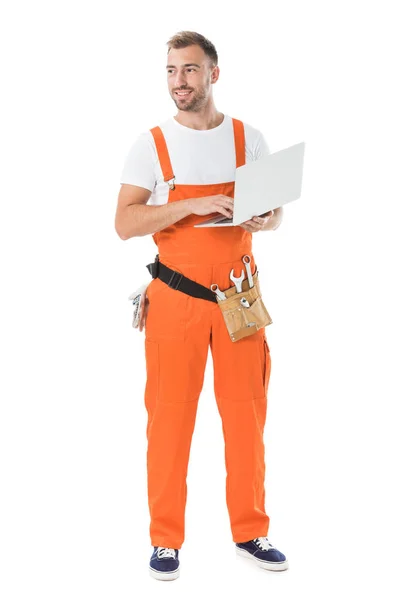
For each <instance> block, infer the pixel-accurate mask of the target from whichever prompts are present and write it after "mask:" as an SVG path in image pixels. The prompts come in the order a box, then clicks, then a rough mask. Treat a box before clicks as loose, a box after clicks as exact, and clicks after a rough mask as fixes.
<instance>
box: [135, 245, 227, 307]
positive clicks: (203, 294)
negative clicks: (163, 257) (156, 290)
mask: <svg viewBox="0 0 400 600" xmlns="http://www.w3.org/2000/svg"><path fill="white" fill-rule="evenodd" d="M146 268H147V269H148V270H149V272H150V275H151V276H152V278H153V279H155V278H156V277H159V278H160V279H161V281H163V282H164V283H166V284H167V285H168V286H169V287H170V288H172V289H173V290H179V291H180V292H183V293H184V294H188V295H189V296H194V297H195V298H203V300H209V301H210V302H216V303H217V298H216V296H215V294H214V292H212V291H211V290H210V289H209V288H208V287H206V286H205V285H201V283H197V281H193V279H189V277H185V276H184V275H183V274H182V273H179V272H178V271H174V270H173V269H170V268H169V267H167V266H166V265H164V264H163V263H161V262H160V259H159V255H158V254H157V256H156V259H155V261H154V262H153V263H150V264H148V265H146Z"/></svg>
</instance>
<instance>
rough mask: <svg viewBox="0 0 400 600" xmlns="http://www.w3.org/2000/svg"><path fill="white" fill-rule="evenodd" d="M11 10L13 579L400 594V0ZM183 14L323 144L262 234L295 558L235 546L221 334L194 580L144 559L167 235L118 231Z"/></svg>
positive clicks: (4, 157) (202, 414) (5, 110)
mask: <svg viewBox="0 0 400 600" xmlns="http://www.w3.org/2000/svg"><path fill="white" fill-rule="evenodd" d="M262 13H263V14H262ZM1 22H2V24H1V35H0V40H1V41H0V44H1V49H2V58H3V61H2V83H3V86H4V87H3V92H2V96H1V102H2V110H1V120H2V124H1V131H2V133H1V167H2V168H1V173H2V174H1V220H0V227H1V232H0V233H1V236H0V239H1V256H2V261H1V265H2V266H1V275H2V284H3V285H2V290H3V291H2V293H1V303H2V309H1V323H0V326H1V343H2V362H1V365H2V375H1V386H2V392H1V396H2V399H1V425H0V427H1V431H0V433H1V439H0V443H1V474H0V475H1V483H2V488H3V489H2V492H1V496H0V501H1V532H0V540H1V541H0V544H1V551H2V557H1V564H2V571H3V573H2V576H1V583H0V586H1V588H3V589H2V590H0V591H2V593H1V596H2V598H4V599H5V600H13V599H17V598H18V599H21V600H22V599H24V600H25V599H26V598H32V597H34V596H36V597H40V598H41V599H42V600H45V599H46V600H47V599H52V600H53V599H54V598H57V600H63V599H68V600H70V599H71V598H75V599H85V600H86V599H88V598H96V600H102V599H113V600H114V599H115V598H118V599H119V600H124V599H128V598H132V597H135V598H136V597H137V594H138V589H139V588H141V590H142V593H143V594H145V595H146V597H150V598H156V597H158V594H160V593H162V594H163V597H165V598H174V599H175V598H187V597H188V594H191V595H192V596H194V597H199V598H200V597H203V595H204V594H206V593H208V591H209V590H211V589H212V590H214V591H215V592H216V593H218V594H224V595H225V596H226V597H233V598H239V597H243V596H244V595H246V596H247V595H248V593H250V594H254V595H255V596H257V597H261V596H264V594H265V596H266V597H267V596H268V597H270V598H272V597H273V598H278V599H279V598H284V599H286V598H288V599H289V598H290V599H293V598H295V597H299V596H301V597H307V598H309V599H320V598H324V599H330V598H338V597H340V598H342V597H344V598H350V597H352V596H354V595H355V594H356V593H357V594H363V595H364V597H371V598H372V597H375V596H376V595H377V594H381V595H384V597H385V598H395V597H398V594H399V585H398V578H396V579H397V581H395V572H394V569H395V568H396V567H397V563H398V539H399V534H400V531H399V517H398V506H399V495H398V492H397V487H396V486H397V483H398V470H399V467H398V461H397V456H398V452H399V443H398V419H397V418H396V417H397V415H398V404H397V403H398V402H399V400H400V395H399V383H398V362H399V352H398V339H399V334H400V331H399V308H398V307H399V300H400V298H399V294H398V291H397V285H398V270H399V267H398V258H397V257H398V256H399V244H398V238H399V220H398V217H399V201H400V195H399V182H398V173H399V166H398V165H399V164H400V163H399V160H400V156H399V150H398V148H399V129H400V127H399V117H398V106H399V103H400V98H399V94H398V92H397V91H396V88H395V84H396V80H397V79H398V75H397V72H398V64H397V61H395V54H396V53H397V55H398V52H399V44H398V41H397V40H398V31H397V27H396V23H395V19H394V2H388V1H385V0H383V1H382V2H380V3H379V4H372V3H361V2H355V1H349V0H347V1H346V2H344V1H337V2H335V3H327V2H316V1H310V0H305V1H304V2H301V3H300V2H290V1H285V0H282V1H281V2H279V3H278V2H269V1H263V2H261V1H258V2H253V3H251V4H243V3H242V2H236V3H235V2H218V3H216V2H209V1H204V2H202V3H198V4H193V3H187V2H176V1H173V0H172V1H171V2H168V3H165V4H163V5H155V4H153V3H146V4H142V3H140V4H139V3H136V2H126V1H119V0H114V1H113V2H91V1H89V0H80V2H75V1H71V0H70V1H69V2H54V1H53V2H45V1H40V0H38V1H37V2H35V3H28V2H19V3H13V4H12V3H11V2H8V3H7V2H6V3H5V5H3V9H2V16H1ZM183 29H189V30H195V31H198V32H200V33H202V34H203V35H205V36H206V37H208V38H209V39H210V40H211V41H212V42H213V43H214V44H215V46H216V48H217V51H218V53H219V66H220V69H221V74H220V79H219V81H218V82H217V84H216V85H215V86H214V98H215V103H216V107H217V109H218V110H219V111H221V112H224V113H227V114H229V115H231V116H233V117H236V118H239V119H242V120H244V121H245V122H248V123H250V124H251V125H253V126H254V127H257V128H259V129H260V130H262V131H263V133H264V135H265V138H266V140H267V142H268V144H269V146H270V149H271V151H272V152H273V151H275V150H279V149H281V148H284V147H286V146H289V145H291V144H294V143H297V142H300V141H303V140H304V141H305V142H306V153H305V163H304V167H305V171H304V179H303V193H302V198H301V199H300V200H299V201H298V202H295V203H294V204H293V205H290V206H288V207H286V209H285V210H284V220H283V222H282V225H281V226H280V228H279V229H278V230H276V231H270V232H268V231H267V232H259V233H256V234H254V236H253V242H254V254H255V256H256V259H257V264H258V267H259V270H260V273H261V276H262V281H263V286H262V291H263V296H264V298H265V300H266V304H267V306H268V310H269V312H270V314H271V316H272V318H273V321H274V323H273V324H272V325H270V326H269V327H268V329H267V335H268V341H269V345H270V350H271V359H272V372H271V380H270V387H269V394H268V412H267V424H266V428H265V443H266V464H267V474H266V509H267V513H268V514H269V516H270V519H271V522H270V530H269V539H270V540H271V542H272V543H273V544H275V545H276V546H277V547H278V549H280V550H281V551H283V552H284V553H285V554H286V556H287V558H288V560H289V565H290V566H289V569H288V571H286V572H284V573H279V574H277V573H270V572H266V571H262V570H261V569H257V567H255V566H254V567H253V564H252V563H250V561H244V560H241V559H240V558H239V557H237V556H236V554H235V552H234V544H233V542H232V539H231V532H230V528H229V520H228V513H227V508H226V504H225V465H224V454H223V437H222V427H221V422H220V417H219V415H218V412H217V408H216V403H215V398H214V395H213V381H212V377H213V371H212V362H211V355H209V362H208V366H207V372H206V378H205V383H204V388H203V392H202V395H201V397H200V402H199V409H198V416H197V422H196V428H195V433H194V436H193V442H192V449H191V458H190V465H189V475H188V500H187V512H186V539H185V542H184V545H183V547H182V549H181V552H180V558H181V577H180V579H179V580H178V581H176V582H174V583H171V584H164V583H163V582H158V581H154V580H152V579H151V578H150V577H149V575H148V572H147V565H148V561H149V558H150V554H151V551H152V547H151V545H150V540H149V535H148V526H149V517H148V508H147V495H146V470H145V461H146V435H145V427H146V420H147V414H146V411H145V407H144V399H143V395H144V385H145V362H144V332H141V333H140V332H139V331H137V330H134V329H133V328H132V327H131V318H132V306H131V303H130V302H128V299H127V298H128V295H129V294H130V293H131V292H132V291H133V290H134V289H135V288H136V287H137V286H138V285H139V284H140V283H142V281H146V280H147V279H148V278H149V274H148V272H147V269H146V267H145V265H146V263H148V262H150V261H151V260H153V258H154V255H155V252H156V247H155V245H154V243H153V241H152V239H151V236H147V237H142V238H133V239H130V240H128V241H125V242H123V241H122V240H121V239H120V238H119V237H118V235H117V234H116V232H115V230H114V216H115V209H116V202H117V195H118V191H119V176H120V172H121V170H122V166H123V162H124V160H125V156H126V154H127V152H128V150H129V147H130V145H131V143H132V142H133V140H134V139H135V137H136V135H137V134H138V133H140V132H141V131H144V130H146V129H149V128H151V127H153V126H155V125H158V124H159V123H160V122H161V121H162V120H164V119H166V118H168V117H169V116H171V115H173V114H176V108H175V105H174V103H173V101H172V100H171V99H170V97H169V94H168V91H167V82H166V74H165V64H166V42H167V40H168V39H169V38H170V37H171V36H172V35H173V34H174V33H177V32H178V31H180V30H183ZM4 84H5V85H4ZM199 565H201V568H200V567H199ZM204 565H206V567H205V566H204ZM395 586H397V591H396V589H395Z"/></svg>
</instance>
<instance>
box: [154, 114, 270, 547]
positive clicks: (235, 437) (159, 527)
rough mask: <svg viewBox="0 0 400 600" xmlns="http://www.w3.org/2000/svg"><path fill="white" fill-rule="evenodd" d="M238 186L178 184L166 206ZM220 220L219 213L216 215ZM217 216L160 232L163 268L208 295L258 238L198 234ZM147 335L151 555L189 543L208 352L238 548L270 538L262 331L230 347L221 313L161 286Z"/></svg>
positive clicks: (240, 141) (234, 229)
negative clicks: (154, 549)
mask: <svg viewBox="0 0 400 600" xmlns="http://www.w3.org/2000/svg"><path fill="white" fill-rule="evenodd" d="M232 122H233V131H234V140H235V149H236V166H237V167H239V166H241V165H243V164H244V163H245V138H244V127H243V123H242V122H241V121H238V120H237V119H233V120H232ZM151 133H152V134H153V137H154V140H155V143H156V149H157V153H158V157H159V160H160V164H161V169H162V172H163V175H164V180H165V181H170V180H171V179H172V178H173V177H174V173H173V171H172V166H171V162H170V157H169V153H168V149H167V145H166V141H165V138H164V135H163V133H162V131H161V128H160V127H154V128H153V129H151ZM234 187H235V182H234V181H232V182H228V183H217V184H210V185H179V184H175V187H174V189H171V185H170V190H169V197H168V202H177V201H179V200H183V199H187V198H195V197H204V196H211V195H214V194H224V195H226V196H230V197H231V198H233V196H234ZM214 214H215V215H217V214H218V213H214ZM211 216H213V215H206V216H197V215H194V214H191V215H189V216H188V217H186V218H184V219H181V220H180V221H178V222H177V223H175V224H174V225H171V226H168V227H166V228H165V229H163V230H161V231H158V232H156V233H155V234H154V235H153V239H154V241H155V243H156V245H157V247H158V253H159V257H160V262H162V263H164V264H165V265H166V266H168V267H169V268H171V269H174V270H175V271H178V272H179V273H183V274H184V275H185V276H186V277H189V278H190V279H193V280H194V281H196V282H198V283H201V284H202V285H204V286H207V287H208V288H209V287H210V285H211V284H212V283H217V284H218V286H219V288H220V289H221V290H224V289H227V288H229V287H232V281H231V280H230V278H229V275H230V272H231V269H232V268H233V269H234V275H235V276H236V277H238V276H239V275H240V273H241V270H242V269H244V273H245V276H246V270H245V267H244V264H243V262H242V260H241V259H242V256H243V255H244V254H248V255H249V256H250V257H251V269H252V273H253V274H254V272H255V270H256V263H255V261H254V257H253V254H252V234H251V233H249V232H247V231H245V230H244V229H243V228H242V227H240V226H228V227H204V228H196V227H193V225H194V224H195V223H199V222H201V221H202V220H204V219H209V218H210V217H211ZM146 293H147V296H148V299H149V310H148V314H147V319H146V326H145V352H146V369H147V381H146V388H145V405H146V409H147V413H148V423H147V432H146V435H147V441H148V448H147V476H148V501H149V509H150V537H151V543H152V545H153V546H164V547H168V548H176V549H179V548H181V545H182V543H183V541H184V535H185V506H186V496H187V487H186V476H187V469H188V462H189V452H190V445H191V440H192V434H193V430H194V425H195V419H196V411H197V405H198V400H199V396H200V392H201V390H202V386H203V379H204V371H205V367H206V362H207V356H208V348H209V345H210V347H211V353H212V359H213V367H214V392H215V398H216V402H217V406H218V411H219V414H220V416H221V420H222V429H223V435H224V442H225V465H226V471H227V477H226V502H227V507H228V512H229V519H230V526H231V531H232V536H233V541H234V542H245V541H248V540H250V539H253V538H255V537H259V536H266V535H267V534H268V528H269V517H268V515H267V514H266V512H265V508H264V502H265V490H264V479H265V462H264V442H263V432H264V425H265V419H266V410H267V389H268V382H269V377H270V369H271V359H270V352H269V347H268V343H267V339H266V335H265V327H263V328H262V329H259V330H258V331H257V332H256V333H254V334H252V335H249V336H247V337H244V338H243V339H241V340H239V341H237V342H232V341H231V339H230V337H229V334H228V331H227V328H226V325H225V322H224V319H223V316H222V312H221V309H220V308H219V306H218V305H217V304H216V303H214V302H210V301H208V300H204V299H202V298H195V297H193V296H189V295H187V294H185V293H183V292H181V291H179V290H174V289H172V288H170V287H169V286H168V285H167V284H166V283H164V282H163V281H161V280H160V279H158V278H155V279H153V280H152V281H151V282H150V285H149V286H148V288H147V292H146Z"/></svg>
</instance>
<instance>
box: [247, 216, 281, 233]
mask: <svg viewBox="0 0 400 600" xmlns="http://www.w3.org/2000/svg"><path fill="white" fill-rule="evenodd" d="M273 214H274V211H273V210H270V211H269V212H267V213H265V216H264V217H253V218H252V219H249V220H248V221H244V222H243V223H240V227H243V229H245V230H246V231H249V232H250V233H255V232H256V231H260V230H261V229H263V228H265V226H266V224H267V223H268V221H269V220H270V218H271V217H272V216H273Z"/></svg>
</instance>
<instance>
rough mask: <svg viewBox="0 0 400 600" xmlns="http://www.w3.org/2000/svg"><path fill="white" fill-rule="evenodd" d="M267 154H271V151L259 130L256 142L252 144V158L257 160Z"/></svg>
mask: <svg viewBox="0 0 400 600" xmlns="http://www.w3.org/2000/svg"><path fill="white" fill-rule="evenodd" d="M267 154H271V151H270V149H269V146H268V144H267V142H266V139H265V137H264V135H263V134H262V133H261V131H260V132H259V135H258V137H257V141H256V144H255V146H254V160H258V159H259V158H261V157H263V156H266V155H267Z"/></svg>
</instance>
